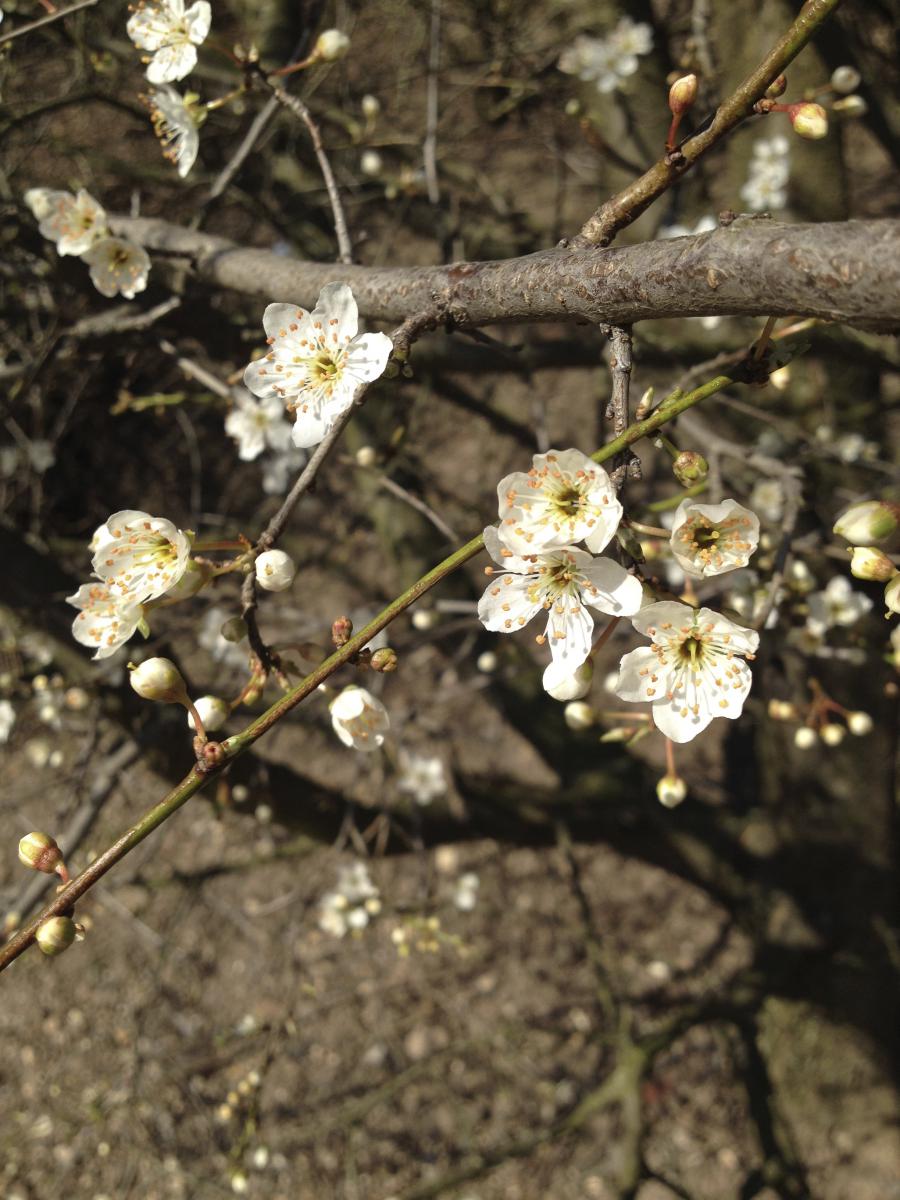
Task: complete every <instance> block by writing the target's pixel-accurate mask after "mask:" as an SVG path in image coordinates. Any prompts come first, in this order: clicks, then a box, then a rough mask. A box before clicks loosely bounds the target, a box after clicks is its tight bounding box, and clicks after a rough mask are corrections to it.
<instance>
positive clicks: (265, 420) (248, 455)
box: [225, 389, 291, 462]
mask: <svg viewBox="0 0 900 1200" xmlns="http://www.w3.org/2000/svg"><path fill="white" fill-rule="evenodd" d="M225 432H226V433H227V434H228V436H229V437H233V438H234V439H235V441H236V442H237V444H238V458H240V459H243V461H244V462H252V461H253V459H254V458H257V457H258V456H259V455H260V454H262V452H263V450H265V449H266V448H267V447H268V448H269V449H271V450H275V451H279V452H283V451H285V450H287V449H288V448H289V447H290V444H291V424H290V422H289V421H287V420H285V416H284V405H283V404H282V403H281V401H280V400H279V399H278V397H277V396H269V397H267V398H266V399H265V400H257V399H256V398H255V397H254V396H251V395H250V393H249V392H245V391H244V390H243V389H241V390H240V391H237V392H236V393H235V397H234V408H233V409H232V410H231V412H230V413H229V414H228V416H227V417H226V418H225Z"/></svg>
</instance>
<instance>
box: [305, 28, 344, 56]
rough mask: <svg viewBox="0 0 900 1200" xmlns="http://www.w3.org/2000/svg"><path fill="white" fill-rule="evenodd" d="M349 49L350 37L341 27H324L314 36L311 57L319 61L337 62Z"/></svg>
mask: <svg viewBox="0 0 900 1200" xmlns="http://www.w3.org/2000/svg"><path fill="white" fill-rule="evenodd" d="M349 49H350V39H349V38H348V37H347V35H346V33H344V32H343V30H341V29H324V30H323V31H322V32H321V33H320V34H319V36H318V38H316V44H315V46H314V47H313V52H312V54H311V55H310V57H311V58H315V59H317V60H319V61H320V62H337V60H338V59H339V58H343V57H344V55H345V54H346V53H347V51H348V50H349Z"/></svg>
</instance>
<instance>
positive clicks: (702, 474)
mask: <svg viewBox="0 0 900 1200" xmlns="http://www.w3.org/2000/svg"><path fill="white" fill-rule="evenodd" d="M672 474H673V475H674V476H675V478H676V479H677V480H678V482H679V483H680V484H681V486H682V487H686V488H687V487H693V486H694V484H695V483H702V482H703V480H704V479H705V478H706V477H707V475H708V474H709V463H708V462H707V461H706V459H705V458H704V457H703V455H702V454H699V453H698V452H697V451H696V450H682V452H681V453H680V454H679V455H678V457H677V458H676V459H675V461H674V462H673V463H672Z"/></svg>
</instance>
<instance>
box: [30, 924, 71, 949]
mask: <svg viewBox="0 0 900 1200" xmlns="http://www.w3.org/2000/svg"><path fill="white" fill-rule="evenodd" d="M77 932H78V930H77V928H76V925H75V922H74V921H73V920H72V918H71V917H48V918H47V920H46V921H42V922H41V923H40V925H39V926H38V928H37V932H36V933H35V935H34V940H35V941H36V942H37V944H38V946H39V947H40V949H41V950H43V952H44V953H45V954H50V955H53V954H62V952H63V950H68V948H69V947H70V946H71V945H72V943H73V942H74V941H75V935H76V933H77Z"/></svg>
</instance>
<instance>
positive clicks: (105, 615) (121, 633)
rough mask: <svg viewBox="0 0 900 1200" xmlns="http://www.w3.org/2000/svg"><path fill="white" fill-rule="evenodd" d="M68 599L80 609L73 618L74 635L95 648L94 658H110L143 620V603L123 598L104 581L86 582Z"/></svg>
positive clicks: (78, 639)
mask: <svg viewBox="0 0 900 1200" xmlns="http://www.w3.org/2000/svg"><path fill="white" fill-rule="evenodd" d="M66 603H67V604H71V605H72V606H73V607H74V608H78V609H80V610H81V611H80V612H79V614H78V616H77V617H76V618H75V620H74V621H73V622H72V636H73V637H74V638H75V641H76V642H80V644H81V645H82V646H89V647H90V648H91V649H92V650H96V654H95V655H94V658H109V656H110V655H111V654H115V652H116V651H117V650H118V648H119V647H120V646H124V644H125V643H126V642H127V641H128V639H129V638H130V637H131V636H132V634H133V633H134V631H135V630H136V629H137V628H138V626H139V625H141V623H142V622H143V620H144V610H143V608H142V607H141V605H140V604H137V603H133V602H131V601H130V600H127V599H123V598H122V596H121V595H119V593H117V592H114V591H113V590H112V589H111V588H109V587H108V586H107V585H106V584H105V583H98V582H97V581H96V580H95V581H94V582H92V583H83V584H82V585H81V587H80V588H79V589H78V591H77V592H75V594H74V595H72V596H67V597H66Z"/></svg>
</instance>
